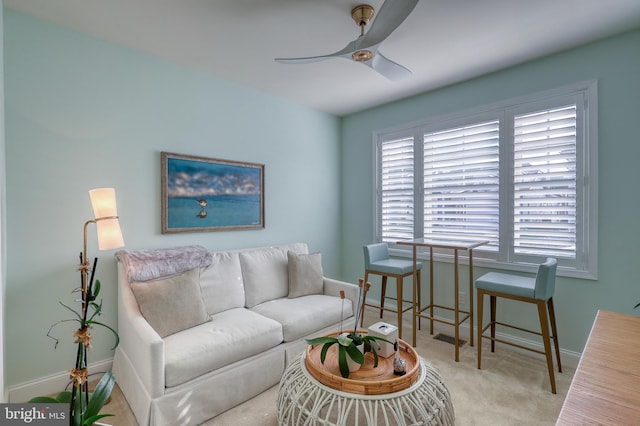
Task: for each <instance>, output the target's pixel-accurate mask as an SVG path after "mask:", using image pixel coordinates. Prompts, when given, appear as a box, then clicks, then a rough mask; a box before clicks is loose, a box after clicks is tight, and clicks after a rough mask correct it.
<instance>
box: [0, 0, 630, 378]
mask: <svg viewBox="0 0 640 426" xmlns="http://www.w3.org/2000/svg"><path fill="white" fill-rule="evenodd" d="M4 43H5V49H4V55H5V56H4V78H5V114H6V118H5V120H6V187H7V188H6V206H5V207H6V221H7V223H6V238H7V249H6V255H7V266H6V269H7V281H6V287H7V289H6V321H5V324H6V329H5V338H6V345H5V349H6V354H5V361H6V366H5V372H6V375H5V383H6V384H7V385H8V386H12V385H16V384H20V383H24V382H27V381H29V380H35V379H40V378H43V377H45V376H47V375H51V374H58V373H60V372H63V371H65V370H67V369H69V368H71V365H70V364H71V363H72V360H73V349H74V347H73V346H74V345H73V344H72V333H73V327H72V325H70V324H62V325H60V326H59V327H57V328H56V329H55V335H56V337H59V338H60V339H61V343H60V345H59V346H58V349H57V350H54V349H53V341H52V340H50V339H48V338H47V337H46V333H47V330H48V328H49V326H50V325H51V324H53V323H55V322H56V321H59V320H61V319H64V318H68V317H69V315H68V314H67V311H66V310H65V309H64V308H62V307H61V306H59V305H58V303H57V302H58V301H59V300H62V301H64V302H65V303H69V304H73V299H74V297H75V296H74V295H72V294H71V290H73V289H74V288H76V287H77V284H78V281H79V278H78V273H77V272H76V265H77V257H78V253H79V251H80V250H81V245H82V224H83V223H84V221H85V220H87V219H89V218H91V217H92V212H91V206H90V202H89V198H88V194H87V191H88V190H89V189H91V188H95V187H100V186H113V187H115V188H116V190H117V195H118V204H119V205H118V207H119V213H120V217H121V225H122V229H123V232H124V236H125V241H126V243H127V248H129V249H139V248H151V247H168V246H175V245H181V244H202V245H204V246H206V247H208V248H210V249H227V248H239V247H252V246H260V245H270V244H278V243H286V242H292V241H306V242H308V243H309V245H310V248H311V250H314V251H321V252H322V253H323V265H324V268H325V272H326V275H329V276H333V277H336V278H341V279H345V280H349V281H354V280H355V279H356V278H357V277H360V276H362V273H363V272H362V263H363V259H362V245H363V244H365V243H368V242H370V241H371V239H372V238H373V216H372V206H373V200H372V194H371V188H372V187H373V184H372V180H373V170H372V164H373V159H372V158H373V157H372V155H373V151H372V148H373V142H372V132H373V131H375V130H378V129H383V128H387V127H391V126H396V125H400V124H402V123H407V122H412V121H416V120H420V119H424V118H427V117H434V116H439V115H441V114H446V113H449V112H454V111H459V110H464V109H467V108H472V107H475V106H478V105H483V104H487V103H491V102H495V101H500V100H504V99H509V98H513V97H517V96H520V95H527V94H530V93H534V92H537V91H542V90H547V89H552V88H555V87H558V86H562V85H565V84H570V83H574V82H576V81H581V80H588V79H594V78H596V79H597V80H598V84H599V105H598V106H599V112H600V116H599V123H598V124H599V173H600V175H599V176H600V178H599V182H598V185H599V193H600V197H599V218H598V223H599V226H598V232H599V242H600V252H599V279H598V280H597V281H587V280H578V279H568V278H559V279H558V286H557V292H556V300H557V301H556V307H557V311H558V320H559V327H560V330H559V333H560V339H561V340H560V341H561V346H562V347H563V348H564V349H567V350H571V351H577V352H580V351H581V350H582V347H583V345H584V342H585V341H586V337H587V335H588V331H589V328H590V326H591V323H592V321H593V318H594V316H595V313H596V310H597V309H609V310H614V311H619V312H624V313H633V311H632V307H633V305H635V304H636V303H637V302H639V301H640V286H639V285H638V279H637V278H636V273H635V272H636V270H637V268H635V267H634V263H633V262H634V260H635V259H636V257H637V256H636V252H637V249H636V243H637V241H638V240H639V237H640V235H639V234H640V232H639V225H638V222H637V218H638V217H640V214H639V213H640V197H637V196H636V195H637V192H638V191H637V189H636V188H635V186H634V185H635V182H636V181H637V180H638V178H637V176H636V175H637V171H636V170H637V165H636V163H637V161H638V158H640V140H639V137H638V134H637V132H636V127H637V122H638V119H639V118H640V117H639V114H638V111H639V109H638V106H637V101H638V99H640V80H638V78H637V76H639V75H640V55H638V51H640V31H635V32H631V33H627V34H624V35H621V36H618V37H614V38H611V39H608V40H605V41H602V42H599V43H595V44H591V45H587V46H584V47H581V48H578V49H574V50H571V51H568V52H565V53H562V54H559V55H555V56H551V57H547V58H544V59H541V60H538V61H534V62H531V63H528V64H525V65H522V66H518V67H514V68H511V69H507V70H504V71H501V72H498V73H494V74H491V75H487V76H484V77H481V78H478V79H474V80H471V81H467V82H464V83H461V84H457V85H454V86H450V87H447V88H444V89H441V90H436V91H432V92H429V93H426V94H423V95H419V96H416V97H414V98H410V99H407V100H403V101H400V102H396V103H392V104H388V105H385V106H383V107H380V108H375V109H371V110H368V111H364V112H361V113H357V114H353V115H350V116H348V117H344V118H343V119H339V118H336V117H333V116H331V115H327V114H324V113H320V112H317V111H313V110H310V109H307V108H303V107H300V106H297V105H294V104H292V103H289V102H286V101H283V100H281V99H278V98H275V97H271V96H268V95H265V94H262V93H259V92H256V91H253V90H251V89H248V88H245V87H241V86H237V85H235V84H232V83H229V82H226V81H223V80H220V79H216V78H214V77H211V76H208V75H204V74H202V73H198V72H196V71H193V70H190V69H186V68H183V67H180V66H177V65H175V64H170V63H167V62H163V61H160V60H158V59H155V58H152V57H148V56H145V55H143V54H140V53H138V52H134V51H131V50H127V49H124V48H121V47H118V46H115V45H113V44H109V43H105V42H102V41H99V40H95V39H92V38H89V37H86V36H84V35H81V34H79V33H75V32H72V31H68V30H65V29H62V28H60V27H57V26H54V25H50V24H48V23H44V22H41V21H38V20H34V19H32V18H30V17H26V16H24V15H21V14H18V13H15V12H13V11H10V10H5V11H4ZM161 151H171V152H178V153H185V154H193V155H201V156H206V157H214V158H222V159H229V160H239V161H249V162H256V163H263V164H265V169H266V171H265V175H266V191H265V193H266V215H265V216H266V228H265V229H264V230H259V231H236V232H216V233H191V234H173V235H162V234H161V233H160V152H161ZM89 232H90V234H89V236H90V238H89V255H90V256H94V255H98V256H100V264H99V269H98V273H97V277H98V278H99V279H100V280H101V281H102V283H103V296H104V303H105V314H104V316H103V318H102V320H103V321H104V322H105V323H108V324H113V325H115V323H116V291H115V280H116V276H115V262H114V260H113V252H98V251H97V248H96V243H95V240H94V239H93V237H94V236H95V230H94V229H93V228H90V229H89ZM441 266H442V267H440V268H438V277H437V278H439V279H440V281H439V282H444V281H443V280H447V279H451V269H450V266H449V265H441ZM482 272H484V270H482V269H479V270H478V271H477V273H482ZM462 278H463V279H464V278H465V276H464V275H463V277H462ZM437 290H438V293H439V294H441V295H445V294H446V289H444V288H439V289H437ZM503 312H505V313H506V314H507V316H508V317H510V318H511V319H515V320H516V322H519V323H521V324H523V325H526V324H534V325H535V321H534V320H535V315H534V312H533V310H531V311H528V310H522V309H519V308H518V307H513V306H510V305H507V306H504V310H503ZM94 335H95V340H94V348H93V350H92V351H91V353H90V357H91V358H90V361H91V362H96V361H100V360H106V359H109V358H110V357H111V356H112V352H111V351H110V350H109V346H110V345H109V343H110V342H111V341H110V340H108V338H109V336H108V335H107V334H106V333H104V332H102V331H101V330H94Z"/></svg>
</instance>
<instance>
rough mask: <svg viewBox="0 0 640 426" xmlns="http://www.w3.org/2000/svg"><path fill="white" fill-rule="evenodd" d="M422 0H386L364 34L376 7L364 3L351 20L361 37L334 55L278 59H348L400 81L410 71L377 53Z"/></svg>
mask: <svg viewBox="0 0 640 426" xmlns="http://www.w3.org/2000/svg"><path fill="white" fill-rule="evenodd" d="M418 1H419V0H386V1H385V2H384V3H383V4H382V6H381V7H380V10H379V11H378V16H377V18H376V19H375V21H373V23H372V24H371V28H370V29H369V31H367V32H366V34H365V31H364V28H365V26H366V25H367V24H368V23H369V21H370V20H371V18H372V17H373V14H374V13H375V11H374V9H373V7H371V6H369V5H368V4H361V5H359V6H356V7H354V8H353V9H352V10H351V17H352V18H353V20H354V21H355V22H356V24H357V25H359V26H360V36H359V37H358V38H357V39H355V40H353V41H352V42H350V43H349V44H347V46H346V47H345V48H344V49H342V50H339V51H337V52H335V53H331V54H329V55H321V56H309V57H303V58H276V61H277V62H281V63H284V64H300V63H310V62H318V61H322V60H325V59H331V58H346V59H351V60H354V61H356V62H360V63H361V64H364V65H366V66H368V67H370V68H371V69H373V70H374V71H377V72H378V73H380V74H382V75H383V76H385V77H386V78H388V79H390V80H401V79H403V78H407V77H409V76H410V75H411V71H410V70H409V69H407V68H405V67H403V66H402V65H400V64H398V63H396V62H393V61H392V60H390V59H388V58H386V57H385V56H384V55H383V54H382V53H380V52H379V51H378V49H379V48H380V45H381V44H382V42H383V41H385V39H386V38H387V37H389V35H390V34H391V33H392V32H394V31H395V29H396V28H398V27H399V26H400V24H402V22H404V20H405V19H407V16H409V14H410V13H411V11H412V10H413V9H414V7H415V6H416V4H417V3H418Z"/></svg>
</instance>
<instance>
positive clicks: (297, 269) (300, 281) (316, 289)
mask: <svg viewBox="0 0 640 426" xmlns="http://www.w3.org/2000/svg"><path fill="white" fill-rule="evenodd" d="M287 258H288V261H289V298H290V299H292V298H294V297H300V296H308V295H310V294H322V288H323V285H324V283H323V279H322V276H323V271H322V255H321V254H320V253H312V254H296V253H294V252H292V251H288V252H287Z"/></svg>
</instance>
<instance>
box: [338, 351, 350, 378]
mask: <svg viewBox="0 0 640 426" xmlns="http://www.w3.org/2000/svg"><path fill="white" fill-rule="evenodd" d="M338 367H340V375H341V376H342V377H344V378H345V379H346V378H347V377H349V364H347V348H346V347H345V346H342V345H338Z"/></svg>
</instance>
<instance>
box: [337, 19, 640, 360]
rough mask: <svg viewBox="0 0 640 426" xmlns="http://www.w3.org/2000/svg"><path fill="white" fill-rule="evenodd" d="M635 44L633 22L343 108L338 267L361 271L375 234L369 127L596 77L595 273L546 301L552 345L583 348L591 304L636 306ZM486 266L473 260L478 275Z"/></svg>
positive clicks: (525, 312)
mask: <svg viewBox="0 0 640 426" xmlns="http://www.w3.org/2000/svg"><path fill="white" fill-rule="evenodd" d="M639 52H640V31H634V32H630V33H626V34H623V35H621V36H617V37H614V38H610V39H607V40H604V41H601V42H598V43H594V44H590V45H586V46H583V47H580V48H577V49H573V50H570V51H567V52H564V53H561V54H557V55H554V56H549V57H546V58H544V59H541V60H537V61H533V62H530V63H527V64H524V65H521V66H517V67H513V68H509V69H506V70H503V71H500V72H496V73H493V74H490V75H487V76H483V77H481V78H477V79H473V80H470V81H467V82H464V83H461V84H456V85H453V86H450V87H446V88H443V89H440V90H436V91H432V92H429V93H426V94H422V95H419V96H415V97H413V98H410V99H406V100H403V101H399V102H395V103H392V104H388V105H385V106H382V107H379V108H375V109H371V110H367V111H363V112H360V113H357V114H353V115H351V116H349V117H346V118H345V119H344V120H343V128H342V141H343V143H342V157H343V179H342V191H343V193H342V203H343V205H342V229H343V235H344V238H343V257H344V275H346V276H354V275H357V274H362V263H363V260H362V245H363V244H367V243H369V242H371V241H372V239H373V198H372V197H373V194H372V190H371V188H373V179H374V171H373V148H374V144H373V138H372V132H373V131H375V130H379V129H384V128H388V127H394V126H398V125H401V124H403V123H410V122H415V121H419V120H422V119H425V118H429V117H437V116H440V115H442V114H447V113H451V112H456V111H462V110H465V109H468V108H473V107H476V106H480V105H485V104H490V103H493V102H496V101H501V100H507V99H511V98H515V97H518V96H521V95H528V94H532V93H536V92H539V91H544V90H547V89H553V88H556V87H559V86H563V85H567V84H570V83H574V82H579V81H584V80H591V79H597V80H598V92H599V93H598V109H599V121H598V126H599V127H598V128H599V132H598V133H599V134H598V143H599V146H598V158H599V164H598V166H599V181H598V187H599V202H598V236H599V261H598V269H599V279H598V280H597V281H592V280H580V279H570V278H558V280H557V286H556V294H555V297H554V301H555V306H556V313H557V316H558V324H559V325H558V326H559V331H558V334H559V337H560V345H561V347H562V348H563V349H566V350H570V351H575V352H581V351H582V349H583V347H584V344H585V342H586V338H587V336H588V333H589V330H590V327H591V324H592V322H593V319H594V317H595V314H596V311H597V310H598V309H606V310H612V311H617V312H623V313H629V314H631V313H634V312H633V306H634V305H635V304H636V303H638V302H640V278H639V277H638V267H637V264H636V262H638V241H640V222H639V221H638V218H640V193H639V190H638V188H637V184H636V183H637V182H638V161H639V160H640V136H639V133H638V122H639V120H640V107H639V106H638V101H639V100H640V53H639ZM435 271H436V275H437V276H436V283H437V287H436V294H437V295H440V299H438V301H445V300H444V299H447V300H449V301H450V302H451V301H452V299H451V298H452V297H453V294H452V292H451V291H450V289H449V288H445V285H444V283H447V282H452V281H451V280H452V269H451V267H450V265H448V264H447V265H439V266H438V267H436V268H435ZM485 271H486V270H483V269H481V268H478V269H477V270H476V271H475V273H476V276H478V275H479V274H481V273H483V272H485ZM465 273H466V272H465ZM466 277H468V275H463V276H462V277H461V279H466ZM424 282H425V285H426V282H428V281H426V280H425V281H424ZM405 287H408V288H410V287H409V286H408V285H406V286H405ZM376 289H377V287H376ZM407 295H408V294H407ZM443 296H446V297H443ZM451 303H452V302H451ZM498 309H499V310H501V312H502V313H503V314H504V315H505V318H507V319H508V320H510V321H512V322H515V323H518V324H521V325H523V326H532V327H536V324H537V312H536V311H535V308H534V307H533V305H532V306H531V308H530V309H529V308H528V307H522V306H521V305H514V304H512V303H505V304H503V305H500V306H499V308H498ZM639 313H640V312H639V311H636V312H635V314H639Z"/></svg>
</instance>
